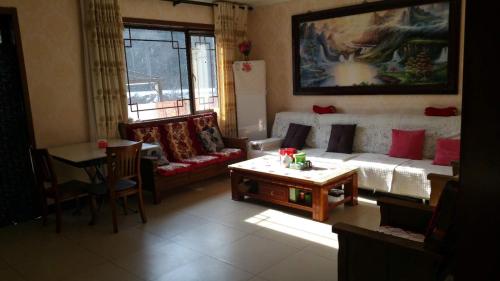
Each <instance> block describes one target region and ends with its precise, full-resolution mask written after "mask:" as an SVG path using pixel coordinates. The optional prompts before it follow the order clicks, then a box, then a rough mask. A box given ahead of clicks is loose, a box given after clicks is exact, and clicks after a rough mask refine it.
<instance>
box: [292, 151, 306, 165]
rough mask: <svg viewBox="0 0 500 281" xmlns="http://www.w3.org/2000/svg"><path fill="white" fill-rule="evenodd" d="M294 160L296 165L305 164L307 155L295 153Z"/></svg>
mask: <svg viewBox="0 0 500 281" xmlns="http://www.w3.org/2000/svg"><path fill="white" fill-rule="evenodd" d="M293 159H294V163H296V164H299V163H302V164H305V162H306V153H305V152H299V153H295V154H294V155H293Z"/></svg>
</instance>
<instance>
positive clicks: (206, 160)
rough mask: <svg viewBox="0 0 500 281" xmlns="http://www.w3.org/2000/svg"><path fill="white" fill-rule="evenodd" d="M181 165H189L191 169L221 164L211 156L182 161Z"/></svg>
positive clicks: (220, 160)
mask: <svg viewBox="0 0 500 281" xmlns="http://www.w3.org/2000/svg"><path fill="white" fill-rule="evenodd" d="M180 162H181V163H186V164H191V165H192V166H193V168H201V167H206V166H208V165H211V164H216V163H220V162H222V159H221V158H220V157H217V156H213V155H196V156H193V157H190V158H186V159H182V160H181V161H180Z"/></svg>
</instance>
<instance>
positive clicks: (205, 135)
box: [198, 127, 224, 152]
mask: <svg viewBox="0 0 500 281" xmlns="http://www.w3.org/2000/svg"><path fill="white" fill-rule="evenodd" d="M198 136H199V137H200V140H201V142H202V144H203V147H204V148H205V150H206V151H207V152H216V151H220V150H222V149H223V148H224V142H223V141H222V136H221V134H220V133H219V130H218V129H217V127H208V128H206V129H204V130H203V131H201V132H200V133H199V134H198Z"/></svg>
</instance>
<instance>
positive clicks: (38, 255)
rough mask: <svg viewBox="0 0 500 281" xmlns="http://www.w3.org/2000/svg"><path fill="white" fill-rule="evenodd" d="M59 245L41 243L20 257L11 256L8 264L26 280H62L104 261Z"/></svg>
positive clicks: (72, 247)
mask: <svg viewBox="0 0 500 281" xmlns="http://www.w3.org/2000/svg"><path fill="white" fill-rule="evenodd" d="M63 241H64V239H63V238H62V237H61V242H60V243H53V242H52V243H47V244H45V243H43V241H40V244H43V246H42V245H41V246H40V247H38V248H33V249H31V251H24V250H22V252H20V254H21V255H22V256H21V257H19V256H15V255H12V257H13V258H12V259H10V260H9V261H8V262H9V264H10V265H11V266H12V268H14V269H15V270H17V271H18V272H20V274H21V275H22V276H23V277H25V278H26V279H27V280H37V281H43V280H50V281H54V280H64V279H65V278H66V277H68V276H70V275H72V274H73V273H74V272H78V271H79V270H81V269H82V268H91V267H94V266H98V265H100V264H103V263H105V262H106V260H105V259H104V258H103V257H101V256H99V255H97V254H94V253H91V252H90V251H88V250H86V249H84V248H82V247H79V246H78V245H75V244H72V243H70V242H66V241H64V242H63Z"/></svg>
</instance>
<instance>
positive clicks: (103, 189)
mask: <svg viewBox="0 0 500 281" xmlns="http://www.w3.org/2000/svg"><path fill="white" fill-rule="evenodd" d="M136 186H137V182H135V181H133V180H118V181H117V182H116V189H115V190H116V191H122V190H125V189H129V188H133V187H136ZM88 192H89V193H91V194H95V195H105V194H107V193H108V186H107V185H106V183H100V184H93V185H91V186H90V187H89V188H88Z"/></svg>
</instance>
